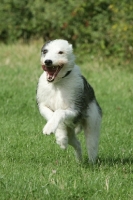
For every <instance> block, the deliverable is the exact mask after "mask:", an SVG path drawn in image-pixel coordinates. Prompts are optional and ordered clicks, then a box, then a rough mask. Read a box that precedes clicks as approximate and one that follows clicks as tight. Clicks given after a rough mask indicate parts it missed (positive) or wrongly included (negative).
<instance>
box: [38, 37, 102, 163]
mask: <svg viewBox="0 0 133 200" xmlns="http://www.w3.org/2000/svg"><path fill="white" fill-rule="evenodd" d="M41 65H42V68H43V70H44V72H43V73H42V75H41V76H40V78H39V81H38V86H37V103H38V107H39V111H40V114H41V115H42V116H43V117H44V118H45V119H46V120H47V123H46V125H45V126H44V128H43V134H44V135H50V134H51V133H54V134H55V137H56V142H57V144H58V145H60V147H61V148H62V149H66V148H67V146H68V144H69V145H71V146H72V147H73V148H74V150H75V154H76V158H77V160H79V161H81V160H82V151H81V145H80V142H79V141H78V139H77V133H79V132H81V131H82V130H83V131H84V136H85V140H86V146H87V151H88V157H89V162H92V163H94V162H95V161H96V158H97V154H98V143H99V136H100V125H101V119H102V110H101V108H100V106H99V104H98V102H97V100H96V97H95V93H94V90H93V88H92V87H91V85H90V84H89V83H88V82H87V80H86V79H85V77H84V76H83V75H82V74H81V72H80V69H79V67H78V66H77V65H76V64H75V56H74V54H73V47H72V45H71V44H69V43H68V41H66V40H63V39H56V40H53V41H49V42H47V43H46V44H44V45H43V47H42V49H41Z"/></svg>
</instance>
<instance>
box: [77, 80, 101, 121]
mask: <svg viewBox="0 0 133 200" xmlns="http://www.w3.org/2000/svg"><path fill="white" fill-rule="evenodd" d="M81 78H82V79H83V84H84V89H83V91H80V93H79V91H78V98H77V99H76V101H75V108H76V110H78V116H77V117H76V118H75V120H74V123H77V122H78V121H79V120H80V119H83V118H85V117H87V113H86V111H87V109H88V108H89V104H90V103H91V102H93V101H95V102H96V104H97V107H98V110H99V114H100V115H102V110H101V108H100V106H99V104H98V102H97V100H96V97H95V93H94V90H93V88H92V87H91V85H90V84H89V83H88V82H87V80H86V79H85V77H84V76H81ZM75 93H76V92H75Z"/></svg>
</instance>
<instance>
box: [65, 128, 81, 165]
mask: <svg viewBox="0 0 133 200" xmlns="http://www.w3.org/2000/svg"><path fill="white" fill-rule="evenodd" d="M67 130H68V144H69V145H71V146H72V147H73V148H74V150H75V155H76V159H77V160H78V161H81V160H82V151H81V146H80V142H79V141H78V140H77V138H76V135H75V132H74V130H73V129H71V128H67Z"/></svg>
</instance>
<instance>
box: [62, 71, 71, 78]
mask: <svg viewBox="0 0 133 200" xmlns="http://www.w3.org/2000/svg"><path fill="white" fill-rule="evenodd" d="M71 71H72V70H70V71H68V72H67V73H66V74H65V76H63V77H62V78H65V77H66V76H68V75H69V74H70V73H71Z"/></svg>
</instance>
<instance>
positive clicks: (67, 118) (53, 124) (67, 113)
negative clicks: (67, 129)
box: [43, 109, 77, 135]
mask: <svg viewBox="0 0 133 200" xmlns="http://www.w3.org/2000/svg"><path fill="white" fill-rule="evenodd" d="M76 116H77V112H76V111H75V110H72V109H67V110H62V109H59V110H56V111H55V112H54V113H53V116H52V118H51V119H50V120H49V121H48V122H47V124H46V125H45V127H44V129H43V134H46V135H50V134H51V133H55V131H56V129H57V127H58V126H59V124H60V123H64V124H67V125H70V124H71V122H72V121H73V119H74V118H75V117H76Z"/></svg>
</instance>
